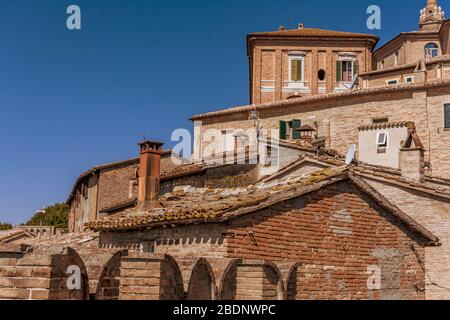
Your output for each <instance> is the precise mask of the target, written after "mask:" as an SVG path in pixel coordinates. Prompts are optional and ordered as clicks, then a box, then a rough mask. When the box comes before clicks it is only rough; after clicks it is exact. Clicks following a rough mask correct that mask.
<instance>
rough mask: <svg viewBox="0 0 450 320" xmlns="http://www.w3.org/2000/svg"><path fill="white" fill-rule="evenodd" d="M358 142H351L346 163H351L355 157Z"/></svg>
mask: <svg viewBox="0 0 450 320" xmlns="http://www.w3.org/2000/svg"><path fill="white" fill-rule="evenodd" d="M355 152H356V144H351V145H350V148H348V151H347V156H346V157H345V164H346V165H349V164H350V163H352V162H353V160H354V159H355Z"/></svg>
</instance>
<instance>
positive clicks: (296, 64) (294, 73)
mask: <svg viewBox="0 0 450 320" xmlns="http://www.w3.org/2000/svg"><path fill="white" fill-rule="evenodd" d="M301 72H302V66H301V60H291V81H301V80H302V79H301Z"/></svg>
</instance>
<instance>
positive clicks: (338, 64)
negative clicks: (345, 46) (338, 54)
mask: <svg viewBox="0 0 450 320" xmlns="http://www.w3.org/2000/svg"><path fill="white" fill-rule="evenodd" d="M341 81H342V61H336V82H341Z"/></svg>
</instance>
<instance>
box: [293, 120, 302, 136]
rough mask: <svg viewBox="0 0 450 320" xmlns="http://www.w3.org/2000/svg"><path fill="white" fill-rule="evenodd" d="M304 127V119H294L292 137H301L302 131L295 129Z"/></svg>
mask: <svg viewBox="0 0 450 320" xmlns="http://www.w3.org/2000/svg"><path fill="white" fill-rule="evenodd" d="M301 127H302V120H298V119H294V120H292V139H300V132H299V131H297V130H295V129H300V128H301Z"/></svg>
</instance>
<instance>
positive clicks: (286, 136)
mask: <svg viewBox="0 0 450 320" xmlns="http://www.w3.org/2000/svg"><path fill="white" fill-rule="evenodd" d="M301 127H302V120H298V119H294V120H292V121H282V120H281V121H280V140H290V139H300V132H299V131H297V129H300V128H301Z"/></svg>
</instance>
